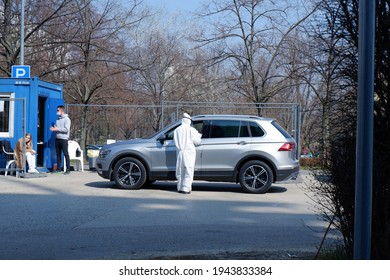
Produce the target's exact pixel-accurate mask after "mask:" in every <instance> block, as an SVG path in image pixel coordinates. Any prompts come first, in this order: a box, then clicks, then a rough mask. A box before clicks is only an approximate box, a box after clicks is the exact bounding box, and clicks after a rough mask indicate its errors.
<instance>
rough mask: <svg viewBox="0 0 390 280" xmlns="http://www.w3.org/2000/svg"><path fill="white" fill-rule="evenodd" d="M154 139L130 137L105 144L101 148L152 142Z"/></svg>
mask: <svg viewBox="0 0 390 280" xmlns="http://www.w3.org/2000/svg"><path fill="white" fill-rule="evenodd" d="M154 141H155V140H154V139H143V138H139V139H130V140H125V141H120V142H116V143H112V144H108V145H105V146H104V147H103V149H112V148H118V147H120V146H128V145H135V144H141V143H149V142H154Z"/></svg>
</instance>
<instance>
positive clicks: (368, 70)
mask: <svg viewBox="0 0 390 280" xmlns="http://www.w3.org/2000/svg"><path fill="white" fill-rule="evenodd" d="M375 2H376V1H372V0H360V1H359V69H358V71H359V72H358V104H357V105H358V108H357V138H356V174H355V179H356V183H355V228H354V251H353V254H354V259H358V260H368V259H370V257H371V220H372V161H373V132H374V47H375V44H374V43H375Z"/></svg>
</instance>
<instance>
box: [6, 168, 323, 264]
mask: <svg viewBox="0 0 390 280" xmlns="http://www.w3.org/2000/svg"><path fill="white" fill-rule="evenodd" d="M306 176H307V175H303V176H301V178H300V179H298V180H297V181H296V182H288V183H282V184H274V185H273V186H272V188H271V189H270V192H269V193H267V194H264V195H254V194H247V193H243V192H242V191H241V188H240V187H239V185H237V184H229V183H208V182H195V183H194V187H193V192H192V194H191V195H183V194H179V193H177V192H176V184H175V182H156V183H154V184H153V185H150V186H148V187H146V188H143V189H141V190H137V191H129V190H121V189H117V188H116V187H115V185H114V184H113V183H110V182H108V181H106V180H104V179H102V178H100V177H99V176H98V175H97V174H96V173H94V172H89V171H86V172H72V173H71V175H70V176H64V175H62V174H48V176H47V177H44V178H29V179H22V178H15V177H11V176H7V177H4V176H3V175H0V213H1V219H0V240H1V243H0V259H145V258H161V257H167V256H180V255H199V254H215V253H221V252H224V253H225V252H228V253H229V252H230V253H233V252H274V253H275V252H279V251H280V252H286V253H288V252H315V251H316V249H317V247H318V246H319V244H320V241H321V238H322V236H323V234H324V230H325V225H324V223H323V222H321V221H319V220H318V219H317V216H316V214H315V213H314V211H313V207H312V206H311V204H310V200H309V199H308V197H307V196H306V195H305V192H304V189H303V188H302V186H303V185H304V181H305V180H307V177H306ZM274 256H275V255H274ZM270 258H274V257H270Z"/></svg>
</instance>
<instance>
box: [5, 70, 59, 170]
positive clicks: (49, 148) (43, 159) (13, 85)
mask: <svg viewBox="0 0 390 280" xmlns="http://www.w3.org/2000/svg"><path fill="white" fill-rule="evenodd" d="M58 105H64V100H63V86H62V85H59V84H53V83H49V82H45V81H42V80H40V79H39V78H38V77H34V78H0V141H1V140H8V141H9V142H10V145H11V147H12V148H14V147H15V145H16V142H17V141H18V139H19V138H21V137H22V136H23V133H27V132H28V133H31V135H32V139H33V147H34V150H36V151H37V166H38V167H39V166H42V167H46V168H48V169H51V168H52V166H53V164H54V163H56V153H55V135H54V134H53V133H52V132H51V131H50V126H51V125H53V124H54V123H55V121H56V120H57V115H56V112H57V106H58ZM5 164H6V158H5V155H4V153H1V151H0V168H4V167H5Z"/></svg>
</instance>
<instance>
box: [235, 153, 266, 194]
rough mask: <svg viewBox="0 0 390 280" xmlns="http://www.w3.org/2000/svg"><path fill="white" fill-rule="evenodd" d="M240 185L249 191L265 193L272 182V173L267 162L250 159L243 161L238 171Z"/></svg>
mask: <svg viewBox="0 0 390 280" xmlns="http://www.w3.org/2000/svg"><path fill="white" fill-rule="evenodd" d="M239 181H240V185H241V187H242V188H243V189H244V190H245V191H247V192H250V193H266V192H267V191H268V190H269V188H270V187H271V184H272V182H273V173H272V170H271V168H270V167H269V166H268V164H266V163H264V162H262V161H259V160H252V161H248V162H247V163H245V164H244V165H243V166H242V167H241V169H240V173H239Z"/></svg>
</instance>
